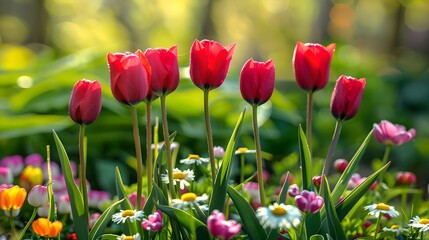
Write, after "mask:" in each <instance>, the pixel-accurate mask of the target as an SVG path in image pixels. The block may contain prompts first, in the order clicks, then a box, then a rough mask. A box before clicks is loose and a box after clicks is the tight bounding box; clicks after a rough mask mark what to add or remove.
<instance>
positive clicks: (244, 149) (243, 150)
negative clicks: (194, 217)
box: [237, 147, 249, 153]
mask: <svg viewBox="0 0 429 240" xmlns="http://www.w3.org/2000/svg"><path fill="white" fill-rule="evenodd" d="M247 151H249V149H248V148H245V147H241V148H238V149H237V152H241V153H244V152H247Z"/></svg>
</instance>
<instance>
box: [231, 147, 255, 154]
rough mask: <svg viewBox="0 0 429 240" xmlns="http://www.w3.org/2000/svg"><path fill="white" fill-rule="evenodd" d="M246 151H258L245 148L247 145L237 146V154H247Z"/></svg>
mask: <svg viewBox="0 0 429 240" xmlns="http://www.w3.org/2000/svg"><path fill="white" fill-rule="evenodd" d="M246 153H256V150H249V149H248V148H245V147H240V148H237V150H235V155H239V154H246Z"/></svg>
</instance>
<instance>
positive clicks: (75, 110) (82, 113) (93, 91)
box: [69, 79, 101, 125]
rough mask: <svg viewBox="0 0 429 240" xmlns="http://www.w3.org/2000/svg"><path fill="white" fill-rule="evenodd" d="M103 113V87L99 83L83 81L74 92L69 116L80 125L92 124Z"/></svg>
mask: <svg viewBox="0 0 429 240" xmlns="http://www.w3.org/2000/svg"><path fill="white" fill-rule="evenodd" d="M100 111H101V85H100V83H99V82H98V81H89V80H87V79H82V80H80V81H78V82H77V83H76V84H75V85H74V87H73V90H72V93H71V97H70V104H69V115H70V117H71V119H72V120H73V121H75V122H76V123H78V124H85V125H88V124H91V123H92V122H94V121H95V119H97V117H98V115H99V114H100Z"/></svg>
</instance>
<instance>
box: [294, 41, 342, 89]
mask: <svg viewBox="0 0 429 240" xmlns="http://www.w3.org/2000/svg"><path fill="white" fill-rule="evenodd" d="M335 46H336V45H335V43H333V44H330V45H328V46H327V47H324V46H322V45H320V44H317V43H306V44H304V43H302V42H298V43H297V44H296V46H295V51H294V54H293V60H292V63H293V69H294V72H295V79H296V82H297V83H298V85H299V86H300V87H301V88H302V89H304V90H307V91H316V90H319V89H322V88H324V87H325V86H326V84H327V83H328V80H329V68H330V65H331V59H332V54H333V53H334V50H335Z"/></svg>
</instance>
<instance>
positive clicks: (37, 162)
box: [25, 153, 43, 167]
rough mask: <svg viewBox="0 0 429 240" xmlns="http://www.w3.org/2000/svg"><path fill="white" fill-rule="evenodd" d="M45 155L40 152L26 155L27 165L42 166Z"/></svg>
mask: <svg viewBox="0 0 429 240" xmlns="http://www.w3.org/2000/svg"><path fill="white" fill-rule="evenodd" d="M42 164H43V157H42V155H40V154H38V153H33V154H30V155H28V156H27V157H25V165H32V166H33V167H42Z"/></svg>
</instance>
